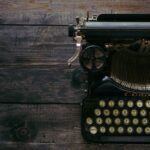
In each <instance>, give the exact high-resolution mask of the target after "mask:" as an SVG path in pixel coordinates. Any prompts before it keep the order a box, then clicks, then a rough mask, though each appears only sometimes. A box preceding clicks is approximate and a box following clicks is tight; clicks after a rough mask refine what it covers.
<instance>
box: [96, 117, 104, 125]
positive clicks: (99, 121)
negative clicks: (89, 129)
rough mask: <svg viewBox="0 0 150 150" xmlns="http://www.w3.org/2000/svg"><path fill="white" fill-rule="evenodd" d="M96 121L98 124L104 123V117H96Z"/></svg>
mask: <svg viewBox="0 0 150 150" xmlns="http://www.w3.org/2000/svg"><path fill="white" fill-rule="evenodd" d="M96 123H97V124H98V125H100V124H102V123H103V119H102V118H100V117H98V118H96Z"/></svg>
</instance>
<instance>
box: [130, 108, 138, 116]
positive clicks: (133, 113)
mask: <svg viewBox="0 0 150 150" xmlns="http://www.w3.org/2000/svg"><path fill="white" fill-rule="evenodd" d="M137 114H138V112H137V110H136V109H132V110H131V116H133V117H135V116H137Z"/></svg>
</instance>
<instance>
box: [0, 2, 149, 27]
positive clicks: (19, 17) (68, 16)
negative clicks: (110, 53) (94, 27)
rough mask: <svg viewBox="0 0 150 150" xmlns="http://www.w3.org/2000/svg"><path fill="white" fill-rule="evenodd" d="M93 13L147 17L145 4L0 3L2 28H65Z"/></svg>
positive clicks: (147, 7) (147, 3)
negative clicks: (19, 26)
mask: <svg viewBox="0 0 150 150" xmlns="http://www.w3.org/2000/svg"><path fill="white" fill-rule="evenodd" d="M87 11H90V12H92V13H96V14H97V13H98V14H99V13H112V12H113V13H149V12H150V1H148V0H138V1H137V0H107V1H104V0H92V1H89V0H63V1H62V0H5V1H4V0H0V23H1V24H45V25H48V24H55V25H68V24H69V23H74V18H75V17H76V16H77V15H78V16H85V15H86V12H87Z"/></svg>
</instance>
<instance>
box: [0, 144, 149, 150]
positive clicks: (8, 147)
mask: <svg viewBox="0 0 150 150" xmlns="http://www.w3.org/2000/svg"><path fill="white" fill-rule="evenodd" d="M0 147H1V148H2V150H16V149H18V150H20V149H21V150H120V149H121V150H126V149H127V150H138V149H141V150H149V148H150V146H149V145H142V144H141V145H140V144H135V145H131V144H127V145H119V144H117V145H114V144H104V145H101V144H84V143H83V144H79V143H78V144H74V143H71V144H32V143H30V144H22V143H18V144H17V143H15V144H9V143H7V144H0Z"/></svg>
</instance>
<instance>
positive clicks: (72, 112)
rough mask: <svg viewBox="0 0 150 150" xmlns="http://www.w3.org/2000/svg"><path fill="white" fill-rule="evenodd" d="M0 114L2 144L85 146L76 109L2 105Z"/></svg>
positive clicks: (78, 113)
mask: <svg viewBox="0 0 150 150" xmlns="http://www.w3.org/2000/svg"><path fill="white" fill-rule="evenodd" d="M0 111H1V114H0V132H1V134H0V142H1V143H3V142H11V141H12V142H19V141H20V142H21V141H22V142H28V143H53V144H56V143H59V144H68V143H85V142H84V140H83V139H82V136H81V132H80V106H79V105H71V104H70V105H69V104H68V105H66V104H64V105H52V104H49V105H48V104H47V105H45V104H44V105H25V104H24V105H19V104H18V105H17V104H11V105H10V104H2V105H1V106H0ZM24 130H27V132H26V131H24Z"/></svg>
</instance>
